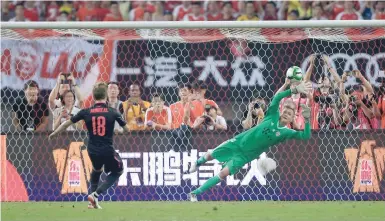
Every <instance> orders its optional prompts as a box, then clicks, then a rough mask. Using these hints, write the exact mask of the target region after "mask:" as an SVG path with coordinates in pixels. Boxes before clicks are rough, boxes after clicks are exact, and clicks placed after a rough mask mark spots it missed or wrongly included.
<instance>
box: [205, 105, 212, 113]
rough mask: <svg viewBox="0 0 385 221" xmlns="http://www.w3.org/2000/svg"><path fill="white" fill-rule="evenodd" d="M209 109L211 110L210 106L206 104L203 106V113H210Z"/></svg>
mask: <svg viewBox="0 0 385 221" xmlns="http://www.w3.org/2000/svg"><path fill="white" fill-rule="evenodd" d="M210 109H211V105H210V104H206V105H205V111H206V112H207V113H208V112H210Z"/></svg>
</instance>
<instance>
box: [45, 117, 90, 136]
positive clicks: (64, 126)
mask: <svg viewBox="0 0 385 221" xmlns="http://www.w3.org/2000/svg"><path fill="white" fill-rule="evenodd" d="M84 116H85V110H81V111H79V113H77V114H76V115H75V116H73V117H71V119H69V120H66V121H65V122H64V123H62V124H61V125H60V126H59V127H58V128H56V130H55V131H54V132H52V133H51V134H50V135H49V139H50V140H51V139H52V138H54V137H55V136H56V135H58V134H59V133H61V132H62V131H64V130H66V129H67V128H68V127H69V126H71V125H73V124H76V123H77V122H79V121H80V120H84Z"/></svg>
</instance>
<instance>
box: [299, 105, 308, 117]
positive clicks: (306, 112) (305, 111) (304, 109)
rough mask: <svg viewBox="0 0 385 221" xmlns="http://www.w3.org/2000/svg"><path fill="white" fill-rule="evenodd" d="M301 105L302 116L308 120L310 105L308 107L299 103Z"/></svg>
mask: <svg viewBox="0 0 385 221" xmlns="http://www.w3.org/2000/svg"><path fill="white" fill-rule="evenodd" d="M301 107H302V116H303V118H305V120H309V119H310V107H308V106H307V105H305V104H301Z"/></svg>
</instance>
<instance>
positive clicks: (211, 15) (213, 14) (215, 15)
mask: <svg viewBox="0 0 385 221" xmlns="http://www.w3.org/2000/svg"><path fill="white" fill-rule="evenodd" d="M207 8H208V10H207V12H206V18H207V21H221V20H222V19H223V14H222V13H221V10H220V8H219V2H216V1H210V2H209V3H208V7H207Z"/></svg>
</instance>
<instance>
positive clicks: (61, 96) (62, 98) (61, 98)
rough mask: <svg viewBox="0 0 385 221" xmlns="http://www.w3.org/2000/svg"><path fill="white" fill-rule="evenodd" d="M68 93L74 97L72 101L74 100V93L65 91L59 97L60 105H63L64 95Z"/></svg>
mask: <svg viewBox="0 0 385 221" xmlns="http://www.w3.org/2000/svg"><path fill="white" fill-rule="evenodd" d="M68 93H71V94H72V96H73V97H74V100H75V99H76V97H75V93H74V92H73V91H71V90H66V91H64V92H63V94H62V95H60V96H59V98H60V102H61V104H62V105H65V101H64V97H65V96H66V94H68Z"/></svg>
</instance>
